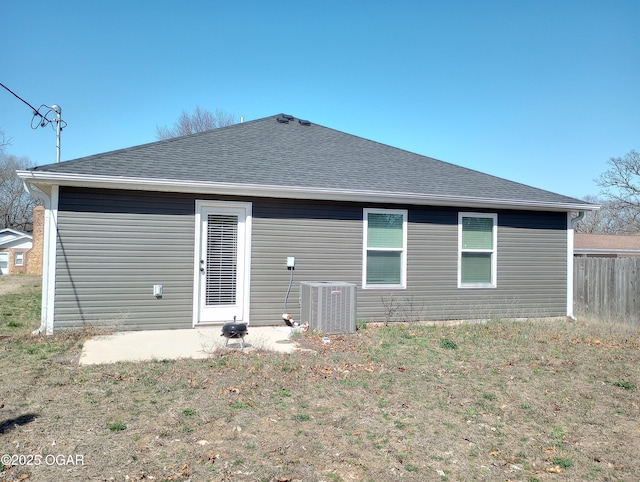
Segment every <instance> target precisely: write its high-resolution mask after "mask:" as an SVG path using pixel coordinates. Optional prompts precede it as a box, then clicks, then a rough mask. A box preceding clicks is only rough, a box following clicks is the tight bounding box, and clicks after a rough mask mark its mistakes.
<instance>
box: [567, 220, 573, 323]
mask: <svg viewBox="0 0 640 482" xmlns="http://www.w3.org/2000/svg"><path fill="white" fill-rule="evenodd" d="M573 223H574V218H572V217H571V213H570V212H568V213H567V316H568V317H569V318H571V319H575V315H574V313H573V309H574V307H573V238H574V233H573Z"/></svg>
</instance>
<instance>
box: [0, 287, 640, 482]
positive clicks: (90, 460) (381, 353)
mask: <svg viewBox="0 0 640 482" xmlns="http://www.w3.org/2000/svg"><path fill="white" fill-rule="evenodd" d="M2 283H3V280H2V279H1V278H0V288H1V284H2ZM0 292H1V291H0ZM38 320H39V292H38V283H37V282H28V283H25V284H24V285H23V286H22V287H21V288H20V289H19V290H18V291H17V292H15V291H14V292H13V293H11V292H9V293H7V294H0V363H1V365H0V370H1V373H2V390H0V405H2V408H0V455H1V454H9V455H10V456H11V457H3V459H2V463H1V464H0V481H5V480H7V481H8V480H10V481H23V480H29V481H31V480H33V481H63V480H64V481H76V480H77V481H87V480H100V481H102V480H104V481H110V480H114V481H147V480H156V481H194V482H195V481H208V480H213V481H218V480H233V481H278V482H285V481H294V480H299V481H305V482H306V481H369V480H370V481H392V480H406V481H459V480H464V481H472V480H486V481H527V482H534V481H547V480H553V481H561V480H567V481H569V480H570V481H574V480H593V481H605V480H608V481H622V480H624V481H630V482H631V481H636V480H640V423H639V421H640V407H639V403H640V397H639V396H638V386H639V384H640V350H639V348H640V333H639V331H638V329H633V328H630V327H625V326H622V325H621V326H612V325H604V324H598V323H586V322H582V321H580V322H569V321H540V320H531V321H522V322H505V321H499V320H495V321H490V322H487V323H482V324H462V325H458V326H426V325H418V324H408V323H398V324H395V325H390V326H371V325H369V326H367V325H365V324H361V325H360V330H359V331H358V333H357V334H354V335H341V336H331V337H330V339H331V343H329V344H324V343H323V342H322V338H321V337H320V336H319V335H316V334H308V335H304V336H300V337H299V338H298V340H297V341H298V342H299V343H300V345H301V346H302V347H304V348H308V349H309V350H305V351H301V352H298V353H294V354H290V355H282V354H275V353H269V352H265V351H253V352H246V353H243V352H240V351H233V350H229V351H221V352H216V353H213V354H212V355H211V357H210V358H209V359H205V360H180V361H173V360H157V361H153V362H142V363H119V364H113V365H103V366H87V367H82V368H80V367H79V366H78V364H77V360H78V358H79V354H80V351H81V349H82V344H83V341H84V340H85V339H86V337H87V336H89V334H88V333H86V332H79V333H67V334H60V335H56V336H53V337H46V336H38V337H34V336H31V335H30V332H31V331H32V330H33V329H35V328H37V326H38V325H39V321H38Z"/></svg>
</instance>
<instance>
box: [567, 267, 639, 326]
mask: <svg viewBox="0 0 640 482" xmlns="http://www.w3.org/2000/svg"><path fill="white" fill-rule="evenodd" d="M639 289H640V257H638V258H595V257H594V258H588V257H576V258H574V260H573V300H574V303H575V305H576V309H577V310H580V311H583V312H585V313H588V314H594V315H597V316H599V317H602V318H605V319H609V318H616V319H617V320H616V321H627V322H629V321H632V322H633V323H634V324H635V323H638V321H639V320H640V293H639V291H638V290H639Z"/></svg>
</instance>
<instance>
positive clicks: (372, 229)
mask: <svg viewBox="0 0 640 482" xmlns="http://www.w3.org/2000/svg"><path fill="white" fill-rule="evenodd" d="M363 214H364V223H363V224H364V233H363V240H364V243H363V244H364V247H363V273H362V287H363V288H405V287H406V273H407V211H406V210H397V209H365V210H364V212H363Z"/></svg>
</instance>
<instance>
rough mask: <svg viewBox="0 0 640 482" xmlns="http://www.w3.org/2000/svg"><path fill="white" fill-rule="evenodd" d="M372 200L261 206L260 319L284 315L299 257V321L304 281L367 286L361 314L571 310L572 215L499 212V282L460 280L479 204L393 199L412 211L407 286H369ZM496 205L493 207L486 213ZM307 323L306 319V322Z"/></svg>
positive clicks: (256, 279) (257, 216)
mask: <svg viewBox="0 0 640 482" xmlns="http://www.w3.org/2000/svg"><path fill="white" fill-rule="evenodd" d="M364 207H377V208H380V207H385V206H377V205H365V204H340V203H319V202H309V203H305V202H302V201H295V202H279V201H272V202H260V203H255V204H254V207H253V213H254V219H253V240H252V242H253V246H252V270H251V320H252V323H255V324H262V323H265V324H268V323H280V322H281V321H280V319H281V318H280V316H281V315H282V312H283V311H284V306H283V305H284V297H285V294H286V292H287V288H288V285H289V280H290V272H289V271H287V269H286V264H285V262H286V258H287V256H295V257H296V269H295V271H294V282H293V284H292V290H291V293H290V295H289V298H288V303H287V312H288V313H290V314H292V315H293V316H294V317H295V318H297V319H298V317H299V314H300V305H299V283H300V281H323V280H331V281H346V282H350V283H355V284H357V286H358V318H359V319H362V320H369V321H384V320H385V319H386V318H387V315H386V314H385V308H384V305H385V303H386V304H395V305H397V306H398V310H397V311H396V312H395V314H394V315H393V316H392V317H390V318H391V319H392V320H394V321H399V320H401V319H422V320H448V319H478V318H492V317H527V316H531V317H533V316H561V315H564V314H565V313H566V286H567V278H566V272H567V270H566V263H567V261H566V259H567V244H566V243H567V234H566V213H545V212H531V211H493V212H497V213H498V240H497V256H498V259H497V266H498V273H497V288H483V289H470V288H458V287H457V269H458V264H457V263H458V224H457V223H458V212H459V211H473V210H470V209H461V210H459V209H453V208H440V207H415V206H404V207H403V206H393V207H394V208H396V209H397V208H405V209H407V210H408V213H409V222H408V236H407V237H408V240H407V245H408V246H407V288H406V289H398V290H379V289H366V290H363V289H362V256H363V253H362V249H363V248H362V229H363V226H362V216H363V214H362V210H363V208H364ZM480 212H489V211H484V210H483V211H480ZM300 321H304V320H300Z"/></svg>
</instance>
